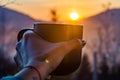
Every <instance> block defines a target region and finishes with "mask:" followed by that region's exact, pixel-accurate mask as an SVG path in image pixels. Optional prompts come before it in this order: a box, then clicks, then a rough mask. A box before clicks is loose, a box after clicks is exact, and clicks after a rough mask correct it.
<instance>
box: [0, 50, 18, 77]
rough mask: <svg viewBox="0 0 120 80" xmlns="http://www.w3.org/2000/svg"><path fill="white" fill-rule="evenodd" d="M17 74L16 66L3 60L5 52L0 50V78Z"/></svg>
mask: <svg viewBox="0 0 120 80" xmlns="http://www.w3.org/2000/svg"><path fill="white" fill-rule="evenodd" d="M16 72H17V66H16V65H15V64H14V63H13V62H10V60H8V59H6V58H5V52H4V51H3V50H2V49H1V48H0V78H1V77H3V76H7V75H12V74H15V73H16Z"/></svg>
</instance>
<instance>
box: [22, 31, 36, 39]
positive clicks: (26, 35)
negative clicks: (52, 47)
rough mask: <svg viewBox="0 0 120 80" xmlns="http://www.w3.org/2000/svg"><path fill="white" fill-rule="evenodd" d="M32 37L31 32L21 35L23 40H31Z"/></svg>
mask: <svg viewBox="0 0 120 80" xmlns="http://www.w3.org/2000/svg"><path fill="white" fill-rule="evenodd" d="M33 36H34V34H33V31H30V30H29V31H26V32H25V33H24V35H23V38H24V39H29V38H31V37H33Z"/></svg>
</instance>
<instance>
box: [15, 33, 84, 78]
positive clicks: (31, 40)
mask: <svg viewBox="0 0 120 80" xmlns="http://www.w3.org/2000/svg"><path fill="white" fill-rule="evenodd" d="M84 44H85V42H84V41H81V40H79V39H76V40H70V41H64V42H59V43H51V42H48V41H45V40H43V39H42V38H41V37H40V36H38V35H37V34H35V33H34V32H33V31H27V32H25V33H24V35H23V38H22V39H21V40H20V41H19V42H18V43H17V45H16V50H17V54H16V57H15V60H16V62H17V64H18V66H20V67H21V68H23V67H25V66H34V67H36V68H37V69H38V70H39V71H40V72H41V73H42V74H43V77H45V76H46V75H47V74H49V73H51V72H52V71H53V70H55V69H56V67H57V66H58V65H59V64H60V62H61V61H62V60H63V58H64V56H65V55H66V54H67V53H69V52H70V51H71V50H73V49H75V48H79V49H80V48H81V47H83V45H84Z"/></svg>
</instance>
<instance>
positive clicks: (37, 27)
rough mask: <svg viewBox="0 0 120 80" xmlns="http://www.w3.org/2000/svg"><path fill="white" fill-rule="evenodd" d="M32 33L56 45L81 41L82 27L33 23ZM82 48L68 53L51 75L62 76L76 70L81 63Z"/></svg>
mask: <svg viewBox="0 0 120 80" xmlns="http://www.w3.org/2000/svg"><path fill="white" fill-rule="evenodd" d="M33 31H34V32H35V33H37V34H38V35H39V36H41V37H42V38H43V39H45V40H47V41H49V42H53V43H57V42H62V41H68V40H72V39H82V35H83V26H82V25H75V24H58V23H35V24H34V29H33ZM81 52H82V48H81V49H79V50H77V49H75V50H72V51H71V52H70V53H68V54H67V55H66V56H65V57H64V59H63V61H62V62H61V63H60V65H59V66H58V67H57V68H56V69H55V70H54V71H53V72H52V73H51V75H56V76H64V75H68V74H71V73H72V72H74V71H75V70H77V69H78V67H79V66H80V63H81Z"/></svg>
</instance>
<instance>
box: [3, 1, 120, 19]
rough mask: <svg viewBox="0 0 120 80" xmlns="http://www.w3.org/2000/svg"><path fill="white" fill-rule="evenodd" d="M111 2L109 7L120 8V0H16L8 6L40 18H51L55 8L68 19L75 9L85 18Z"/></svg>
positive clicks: (100, 10) (102, 9)
mask: <svg viewBox="0 0 120 80" xmlns="http://www.w3.org/2000/svg"><path fill="white" fill-rule="evenodd" d="M4 1H5V0H4ZM6 1H7V0H6ZM109 2H110V3H111V5H110V6H109V8H111V9H112V8H120V0H16V1H15V3H14V4H9V5H6V7H7V8H11V9H14V10H17V11H19V12H22V13H25V14H27V15H29V16H31V17H33V18H35V19H39V20H51V13H50V11H51V10H52V9H55V10H56V12H57V15H58V19H59V20H60V21H67V20H69V14H70V13H71V12H73V11H74V12H77V13H78V14H79V16H80V18H81V19H83V18H85V17H89V16H93V15H96V14H98V13H100V12H103V11H105V9H106V8H107V7H103V4H104V5H105V6H107V5H108V3H109Z"/></svg>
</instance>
